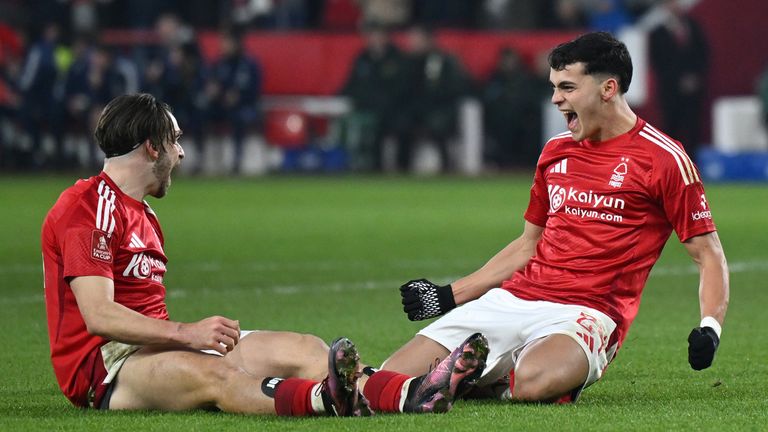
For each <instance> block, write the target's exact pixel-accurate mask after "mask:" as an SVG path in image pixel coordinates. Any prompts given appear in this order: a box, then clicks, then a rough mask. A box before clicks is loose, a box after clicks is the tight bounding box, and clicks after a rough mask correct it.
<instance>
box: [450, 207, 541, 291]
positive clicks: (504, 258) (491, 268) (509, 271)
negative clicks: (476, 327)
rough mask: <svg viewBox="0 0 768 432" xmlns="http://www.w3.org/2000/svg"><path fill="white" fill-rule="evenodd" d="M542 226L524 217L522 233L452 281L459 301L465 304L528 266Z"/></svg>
mask: <svg viewBox="0 0 768 432" xmlns="http://www.w3.org/2000/svg"><path fill="white" fill-rule="evenodd" d="M542 231H544V228H543V227H540V226H538V225H534V224H532V223H530V222H528V221H525V227H524V228H523V234H522V235H520V237H518V238H516V239H515V240H513V241H512V242H511V243H510V244H508V245H507V246H506V247H504V249H502V250H501V251H499V253H497V254H496V255H494V256H493V258H491V259H490V260H488V262H487V263H485V265H483V266H482V267H480V269H479V270H477V271H475V272H474V273H472V274H470V275H468V276H465V277H463V278H461V279H459V280H457V281H456V282H454V283H452V284H451V285H452V287H453V296H454V298H455V299H456V304H463V303H466V302H468V301H471V300H474V299H476V298H478V297H480V296H481V295H483V294H485V293H486V292H488V290H490V289H491V288H496V287H498V286H500V285H501V283H502V282H503V281H505V280H506V279H509V278H510V277H511V276H512V275H513V274H514V273H515V272H516V271H518V270H520V269H522V268H523V267H525V265H526V264H528V261H529V260H530V259H531V257H532V256H533V254H534V253H535V252H536V244H537V243H538V242H539V239H540V238H541V233H542Z"/></svg>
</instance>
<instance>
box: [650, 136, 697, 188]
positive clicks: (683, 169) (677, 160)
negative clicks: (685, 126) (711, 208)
mask: <svg viewBox="0 0 768 432" xmlns="http://www.w3.org/2000/svg"><path fill="white" fill-rule="evenodd" d="M640 136H642V137H643V138H645V139H647V140H648V141H650V142H652V143H654V144H656V145H657V146H659V147H661V148H663V149H664V150H666V151H667V152H669V154H671V155H672V157H674V158H675V162H677V167H678V168H680V175H682V176H683V182H684V183H685V185H686V186H688V185H689V184H691V181H690V180H689V179H688V175H687V173H686V172H685V168H683V163H682V162H681V161H680V156H679V155H678V154H677V153H675V151H674V150H672V149H671V148H669V146H668V145H667V144H665V143H662V142H661V141H659V140H657V139H656V138H654V137H652V136H650V135H648V134H647V133H646V132H645V130H642V131H640Z"/></svg>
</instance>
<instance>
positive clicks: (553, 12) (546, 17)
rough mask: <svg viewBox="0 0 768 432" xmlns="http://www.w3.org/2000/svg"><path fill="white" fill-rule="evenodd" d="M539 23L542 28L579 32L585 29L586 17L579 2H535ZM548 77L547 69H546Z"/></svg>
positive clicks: (573, 0)
mask: <svg viewBox="0 0 768 432" xmlns="http://www.w3.org/2000/svg"><path fill="white" fill-rule="evenodd" d="M537 5H538V16H539V23H540V24H541V26H542V27H544V28H549V29H558V30H581V29H585V28H587V23H588V21H587V15H586V13H585V11H584V9H583V7H582V4H581V2H580V0H543V1H541V2H537ZM547 75H549V68H547Z"/></svg>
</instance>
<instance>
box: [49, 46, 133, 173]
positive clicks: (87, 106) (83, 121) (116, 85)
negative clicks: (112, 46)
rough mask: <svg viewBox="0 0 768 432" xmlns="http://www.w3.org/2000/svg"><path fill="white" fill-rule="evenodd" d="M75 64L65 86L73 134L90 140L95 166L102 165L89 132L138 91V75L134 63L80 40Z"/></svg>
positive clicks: (106, 49) (65, 102)
mask: <svg viewBox="0 0 768 432" xmlns="http://www.w3.org/2000/svg"><path fill="white" fill-rule="evenodd" d="M73 54H74V61H73V63H72V65H71V66H70V68H69V70H68V71H67V76H66V79H65V83H64V98H63V99H64V104H65V110H66V118H67V120H68V121H67V124H68V127H69V129H70V131H71V132H74V133H76V134H82V135H84V136H85V137H87V139H88V142H89V150H90V162H89V164H90V165H92V166H99V165H100V164H101V157H100V154H99V152H98V148H97V146H96V145H95V143H94V142H93V137H92V136H91V134H90V133H88V131H90V130H93V128H94V127H95V126H96V123H95V122H96V120H97V119H98V116H99V114H100V113H101V110H102V109H103V108H104V106H106V104H107V103H108V102H109V101H111V100H112V99H114V98H115V97H117V96H120V95H123V94H126V93H134V92H136V91H137V90H138V72H137V71H136V68H135V67H134V66H133V64H132V63H131V62H129V61H128V60H125V59H122V58H120V57H117V56H115V54H114V53H112V52H111V51H110V50H109V48H107V47H106V46H101V45H93V44H92V43H91V42H90V41H89V40H88V39H85V38H82V37H78V38H77V39H76V41H75V43H74V44H73Z"/></svg>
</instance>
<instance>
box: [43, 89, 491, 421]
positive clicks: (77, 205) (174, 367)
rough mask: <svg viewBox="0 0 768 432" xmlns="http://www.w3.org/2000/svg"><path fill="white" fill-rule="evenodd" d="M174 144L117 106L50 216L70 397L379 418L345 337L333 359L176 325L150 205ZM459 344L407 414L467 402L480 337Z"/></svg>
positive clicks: (305, 339) (172, 124)
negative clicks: (360, 385) (96, 158)
mask: <svg viewBox="0 0 768 432" xmlns="http://www.w3.org/2000/svg"><path fill="white" fill-rule="evenodd" d="M180 136H181V130H180V129H179V125H178V124H177V122H176V119H175V117H174V116H173V115H172V114H171V112H170V108H169V107H168V106H167V105H165V104H163V103H161V102H159V101H158V100H156V99H155V98H154V97H153V96H151V95H148V94H138V95H125V96H120V97H118V98H116V99H114V100H113V101H112V102H110V103H109V104H108V105H107V106H106V107H105V109H104V111H103V112H102V114H101V116H100V118H99V121H98V125H97V127H96V131H95V137H96V141H97V142H98V144H99V146H100V148H101V149H102V150H103V151H104V153H105V155H106V160H105V163H104V170H103V171H102V172H101V173H100V174H99V175H97V176H94V177H91V178H89V179H86V180H81V181H78V182H77V183H76V184H75V185H74V186H72V187H70V188H68V189H67V190H65V191H64V192H63V193H62V194H61V196H60V197H59V199H58V201H57V202H56V204H55V205H54V206H53V208H52V209H51V210H50V212H49V213H48V215H47V216H46V218H45V222H44V224H43V229H42V250H43V264H44V270H45V302H46V312H47V316H48V333H49V340H50V346H51V361H52V363H53V369H54V372H55V374H56V378H57V380H58V383H59V386H60V388H61V390H62V392H63V393H64V394H65V396H66V397H67V398H68V399H69V400H70V401H71V402H72V403H73V404H74V405H76V406H81V407H93V408H98V409H156V410H188V409H194V408H218V409H221V410H223V411H228V412H237V413H251V414H272V413H276V414H279V415H291V416H307V415H322V414H327V415H339V416H360V415H369V414H371V410H370V408H369V406H368V403H367V401H366V400H365V398H364V397H361V396H360V394H359V392H358V389H357V386H356V383H357V379H358V377H359V376H360V364H359V355H358V353H357V350H356V348H355V346H354V344H352V342H350V341H349V340H348V339H346V338H339V339H337V340H336V341H334V342H333V343H332V344H331V346H330V349H329V347H328V346H327V345H325V343H324V342H323V341H321V340H320V339H318V338H317V337H315V336H311V335H302V334H297V333H290V332H271V331H255V332H245V331H241V330H240V324H239V322H238V321H236V320H232V319H229V318H225V317H221V316H212V317H209V318H206V319H203V320H201V321H198V322H195V323H180V322H174V321H170V320H169V317H168V311H167V308H166V304H165V286H164V285H163V278H164V276H165V273H166V266H167V264H168V260H167V258H166V256H165V252H164V250H163V246H164V238H163V232H162V230H161V229H160V224H159V222H158V219H157V216H156V215H155V213H154V212H153V211H152V209H151V208H150V207H149V205H148V204H147V203H146V201H144V198H145V197H146V196H148V195H149V196H153V197H156V198H161V197H163V196H165V194H166V192H167V191H168V187H169V186H170V184H171V172H172V171H173V169H174V168H175V167H176V166H178V165H179V163H180V162H181V160H182V159H183V157H184V150H183V149H182V147H181V145H180V144H179V141H178V140H179V137H180ZM457 345H459V347H458V348H457V349H456V353H457V354H456V355H454V356H449V357H448V359H447V360H446V361H444V362H443V363H442V365H441V368H438V369H436V370H435V371H433V372H431V373H428V374H425V375H424V376H422V377H417V378H414V379H412V380H410V381H409V382H408V383H402V385H401V386H400V387H398V390H402V392H401V393H403V394H404V395H405V396H406V397H405V398H404V400H407V401H408V402H409V403H408V405H407V410H408V411H410V412H445V411H447V410H448V409H450V405H451V402H452V401H453V398H454V397H455V395H456V394H457V393H456V391H457V389H458V387H457V384H462V387H461V389H462V390H464V389H466V388H468V387H469V385H471V384H472V383H474V380H476V379H477V377H479V375H480V373H481V372H482V370H483V366H484V359H485V354H487V345H486V342H485V339H484V338H482V336H479V335H473V336H471V337H469V338H467V341H466V342H465V343H462V344H457ZM278 377H289V378H287V379H284V378H278ZM409 378H410V377H409ZM411 383H415V384H413V385H411Z"/></svg>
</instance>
